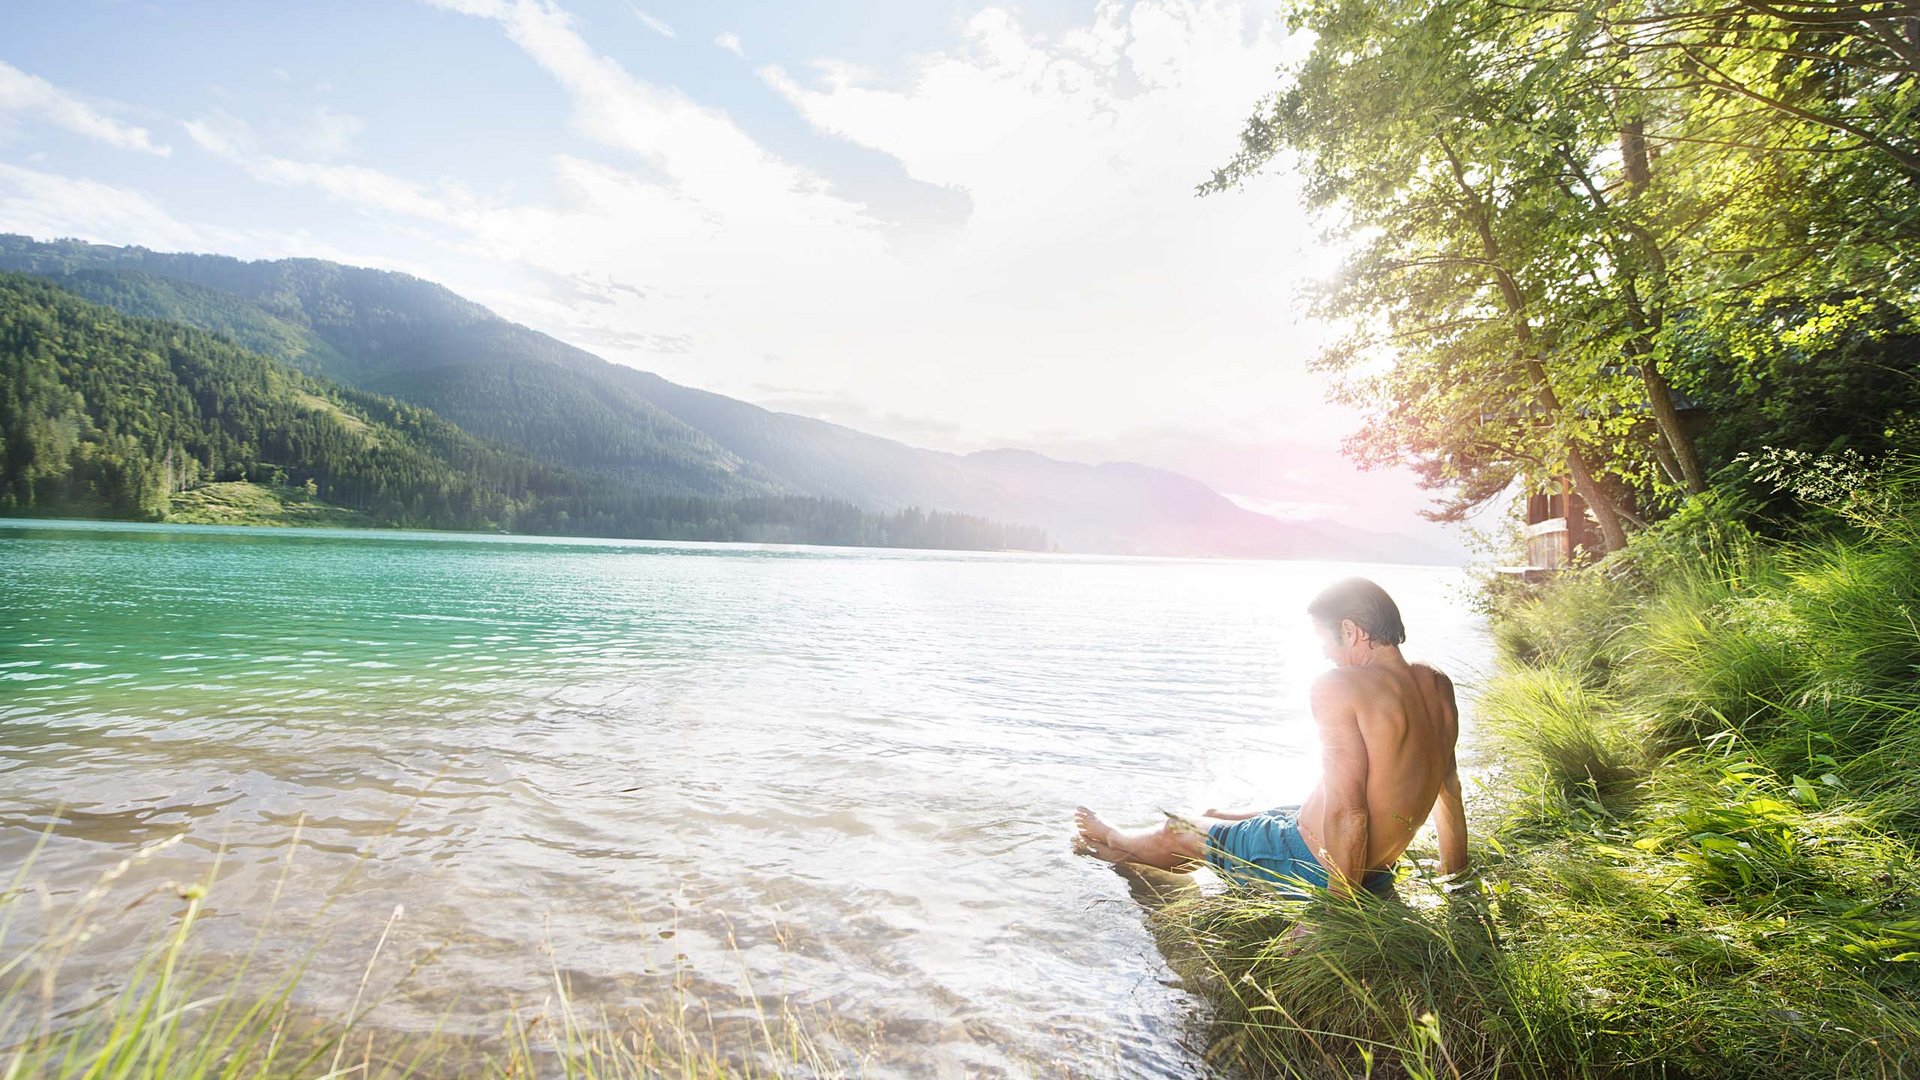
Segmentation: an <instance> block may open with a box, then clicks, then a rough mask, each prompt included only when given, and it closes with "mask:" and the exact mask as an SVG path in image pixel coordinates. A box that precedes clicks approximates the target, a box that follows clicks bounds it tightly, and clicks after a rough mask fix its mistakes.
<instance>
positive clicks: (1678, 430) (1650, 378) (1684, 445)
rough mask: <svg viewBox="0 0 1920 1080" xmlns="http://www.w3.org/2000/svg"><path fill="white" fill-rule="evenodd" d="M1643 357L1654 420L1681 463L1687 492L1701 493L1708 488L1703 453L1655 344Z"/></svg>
mask: <svg viewBox="0 0 1920 1080" xmlns="http://www.w3.org/2000/svg"><path fill="white" fill-rule="evenodd" d="M1639 360H1640V382H1641V383H1642V384H1643V385H1644V386H1645V387H1646V388H1647V404H1648V405H1650V406H1652V408H1653V422H1654V423H1656V424H1658V425H1660V434H1661V435H1662V436H1664V437H1665V438H1666V443H1667V446H1668V447H1669V448H1670V449H1671V450H1672V451H1673V460H1674V463H1675V464H1676V465H1678V466H1679V467H1680V479H1681V481H1682V483H1683V484H1684V486H1685V487H1686V489H1687V494H1689V495H1698V494H1700V493H1701V492H1703V491H1705V490H1707V474H1706V471H1705V470H1704V469H1702V468H1701V467H1700V453H1699V451H1698V450H1695V449H1694V446H1693V437H1692V436H1690V435H1688V434H1687V429H1686V425H1684V424H1683V423H1682V422H1681V420H1680V410H1679V409H1676V408H1675V407H1674V405H1673V389H1672V388H1671V387H1669V386H1668V385H1667V378H1666V376H1665V375H1662V374H1661V373H1660V365H1659V364H1658V363H1656V362H1655V361H1654V358H1653V353H1652V349H1651V348H1648V350H1647V351H1646V352H1645V353H1643V354H1642V355H1641V356H1640V357H1639Z"/></svg>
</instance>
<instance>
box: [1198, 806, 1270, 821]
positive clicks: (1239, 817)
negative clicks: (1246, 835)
mask: <svg viewBox="0 0 1920 1080" xmlns="http://www.w3.org/2000/svg"><path fill="white" fill-rule="evenodd" d="M1264 813H1266V811H1265V810H1216V809H1214V808H1213V807H1211V806H1209V807H1207V808H1206V809H1205V810H1203V811H1201V813H1200V816H1201V817H1210V818H1213V819H1214V820H1216V821H1245V820H1247V819H1248V818H1250V817H1259V816H1260V815H1261V814H1264Z"/></svg>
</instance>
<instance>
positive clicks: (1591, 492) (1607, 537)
mask: <svg viewBox="0 0 1920 1080" xmlns="http://www.w3.org/2000/svg"><path fill="white" fill-rule="evenodd" d="M1567 472H1568V474H1569V475H1570V476H1572V477H1573V490H1575V491H1577V492H1579V493H1580V501H1581V502H1584V503H1586V504H1587V509H1589V510H1592V511H1593V520H1594V521H1596V522H1598V523H1599V525H1600V543H1601V544H1602V546H1604V547H1605V548H1606V550H1607V551H1610V552H1611V551H1619V550H1620V549H1621V548H1624V547H1626V546H1627V528H1626V526H1625V525H1623V524H1621V521H1620V515H1619V513H1618V512H1616V511H1615V510H1614V507H1613V500H1612V499H1609V498H1608V497H1607V493H1606V492H1605V491H1602V490H1601V489H1600V483H1599V481H1597V480H1595V479H1594V478H1593V470H1592V469H1589V468H1588V467H1587V458H1586V455H1584V454H1582V453H1581V452H1580V451H1578V450H1575V449H1573V448H1571V447H1569V448H1568V449H1567ZM1568 512H1569V513H1571V512H1572V508H1571V507H1569V508H1568Z"/></svg>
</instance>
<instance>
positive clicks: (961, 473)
mask: <svg viewBox="0 0 1920 1080" xmlns="http://www.w3.org/2000/svg"><path fill="white" fill-rule="evenodd" d="M0 269H11V270H20V271H25V272H29V273H35V274H41V275H46V276H49V277H51V278H53V279H54V280H56V281H58V282H59V283H60V284H61V285H62V286H63V287H66V288H69V289H72V290H73V291H75V292H77V293H79V294H81V295H84V296H87V297H89V298H91V299H94V300H96V301H98V302H100V303H104V304H107V305H110V306H113V307H115V308H118V309H119V310H122V311H126V312H129V313H134V314H140V315H147V316H156V317H164V318H168V319H173V320H176V321H179V322H183V323H187V324H189V325H193V326H198V327H202V328H205V329H210V330H216V331H219V332H221V333H225V334H229V335H231V336H233V337H234V338H235V339H236V340H239V341H241V342H243V343H245V344H246V345H248V347H250V348H254V349H258V350H260V351H263V352H266V353H267V354H268V355H271V356H274V357H276V358H278V359H282V360H284V361H286V362H287V363H289V364H292V365H294V366H296V367H299V368H301V369H302V370H304V371H308V372H310V373H313V374H317V375H321V376H324V377H327V378H330V379H334V380H337V381H339V382H341V383H344V384H346V385H349V386H353V387H357V388H360V389H363V390H367V391H372V392H375V393H378V394H383V395H391V396H392V397H395V398H398V399H400V400H402V401H406V402H410V403H413V404H416V405H420V406H424V407H426V408H429V409H432V410H433V411H434V412H435V413H438V414H439V415H440V416H443V417H445V418H447V419H449V420H451V421H453V422H454V423H455V424H458V425H459V426H460V427H462V428H464V429H466V430H467V431H469V432H471V433H473V434H474V435H477V436H480V437H482V438H485V439H490V440H494V441H497V442H500V443H503V444H506V445H508V446H512V447H516V448H518V449H520V450H523V451H525V452H526V453H528V454H529V455H531V456H532V457H533V458H535V459H537V460H541V461H545V462H549V463H552V464H554V465H558V466H562V467H565V468H569V469H578V470H584V471H588V472H591V473H594V474H600V475H607V476H612V477H617V478H619V479H620V480H621V481H623V482H624V483H627V484H629V485H631V486H632V487H633V488H634V489H635V490H636V491H642V492H681V493H689V494H695V495H702V496H716V497H736V496H745V495H768V494H800V495H810V496H818V497H823V498H828V499H840V500H846V501H849V502H852V503H855V504H857V505H859V506H862V507H865V508H868V509H871V510H879V511H890V510H898V509H901V508H905V507H921V508H927V509H940V510H950V511H958V512H963V513H967V514H972V515H979V516H982V517H989V518H993V519H996V520H1000V521H1006V522H1015V523H1021V524H1030V525H1036V526H1039V527H1041V528H1044V529H1046V530H1047V532H1048V534H1049V535H1050V536H1051V537H1052V538H1053V539H1054V540H1055V541H1056V542H1057V543H1060V544H1061V545H1063V546H1064V547H1066V548H1068V549H1069V550H1080V551H1110V552H1123V553H1166V554H1212V555H1246V556H1324V555H1337V556H1344V557H1357V558H1394V557H1400V558H1411V559H1415V560H1419V559H1425V558H1430V557H1431V556H1432V553H1431V552H1430V551H1427V550H1421V549H1419V548H1418V547H1417V546H1416V545H1412V544H1409V543H1407V542H1406V541H1405V540H1404V539H1403V538H1389V537H1375V536H1369V535H1366V534H1346V533H1343V534H1342V535H1341V536H1340V537H1337V538H1336V537H1335V536H1333V535H1332V534H1330V533H1329V532H1328V531H1327V530H1326V529H1325V528H1324V527H1321V526H1318V525H1315V524H1308V523H1300V522H1283V521H1279V520H1277V519H1274V518H1270V517H1267V516H1265V515H1261V514H1257V513H1254V512H1251V511H1249V510H1246V509H1244V508H1242V507H1239V506H1237V505H1235V504H1234V503H1233V502H1231V501H1230V500H1228V499H1226V498H1224V497H1223V496H1221V495H1220V494H1218V493H1217V492H1214V491H1213V490H1212V489H1210V488H1208V487H1206V486H1205V485H1204V484H1201V483H1200V482H1198V481H1196V480H1193V479H1191V478H1189V477H1185V476H1182V475H1179V474H1177V473H1171V472H1167V471H1164V470H1159V469H1152V468H1147V467H1144V466H1139V465H1131V464H1106V465H1084V464H1077V463H1071V462H1064V461H1058V460H1054V459H1051V458H1047V457H1043V456H1041V455H1039V454H1033V453H1028V452H1024V451H1017V450H996V451H987V452H982V453H976V454H970V455H958V454H949V453H943V452H939V451H933V450H925V449H921V448H917V447H912V446H907V445H905V444H902V443H898V442H894V441H892V440H889V439H883V438H879V437H877V436H873V435H868V434H865V433H863V432H859V431H855V430H853V429H851V428H847V427H843V426H840V425H838V424H832V423H828V422H826V421H822V420H815V419H811V418H808V417H803V416H796V415H793V414H790V413H779V412H773V411H770V410H767V409H763V408H760V407H758V406H755V405H752V404H749V403H747V402H743V401H738V400H735V399H733V398H728V397H725V396H723V395H720V394H714V393H709V392H706V391H702V390H696V389H693V388H690V387H685V386H680V385H677V384H675V383H672V382H669V381H667V380H666V379H663V378H661V377H659V376H657V375H654V374H652V373H649V372H645V371H640V370H638V369H635V368H631V367H626V366H624V365H618V364H612V363H608V362H607V361H605V360H602V359H601V358H599V357H597V356H595V355H593V354H592V353H589V352H586V351H585V350H582V349H579V348H575V347H574V346H571V345H568V344H566V343H564V342H561V341H558V340H556V339H554V338H552V337H549V336H547V335H545V334H541V333H539V332H537V331H534V330H531V329H529V328H527V327H524V326H520V325H517V324H515V323H511V322H508V321H507V320H505V319H502V318H500V317H498V316H496V315H494V314H493V313H492V312H490V311H488V310H487V309H486V308H483V307H481V306H480V305H478V304H474V303H472V302H470V301H467V300H465V299H462V298H461V297H459V296H457V295H455V294H454V293H452V292H451V291H449V290H447V289H445V288H443V287H441V286H439V285H435V284H433V283H431V282H427V281H422V280H420V279H418V278H414V277H411V276H408V275H405V274H397V273H391V272H387V271H378V270H368V269H362V268H356V267H349V266H342V265H340V264H337V263H331V262H325V261H321V260H315V259H283V260H277V261H270V262H242V261H240V260H237V259H232V258H228V257H225V256H215V255H193V254H167V253H159V252H152V251H147V250H145V249H142V248H135V247H109V246H103V245H96V244H85V243H80V242H77V241H55V242H50V243H43V242H38V241H34V240H32V239H30V238H27V237H22V236H10V235H0Z"/></svg>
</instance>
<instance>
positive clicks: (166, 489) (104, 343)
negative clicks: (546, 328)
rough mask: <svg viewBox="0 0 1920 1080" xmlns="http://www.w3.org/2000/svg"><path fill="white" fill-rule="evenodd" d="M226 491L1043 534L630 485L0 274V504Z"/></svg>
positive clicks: (549, 517)
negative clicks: (536, 456)
mask: <svg viewBox="0 0 1920 1080" xmlns="http://www.w3.org/2000/svg"><path fill="white" fill-rule="evenodd" d="M116 291H119V292H122V293H124V292H125V290H121V289H117V288H116ZM146 295H147V296H148V298H149V299H151V298H152V297H153V296H156V295H157V296H178V295H186V294H176V293H173V292H170V291H165V290H162V291H160V292H149V293H147V294H146ZM200 299H206V298H200ZM218 307H219V305H209V310H212V309H217V308H218ZM248 328H249V329H251V330H253V331H261V332H266V331H272V332H271V333H270V334H269V336H270V337H272V338H273V339H274V340H280V339H281V338H283V337H284V336H285V335H283V334H281V333H279V332H278V331H275V330H274V328H272V327H262V326H260V325H257V324H253V323H251V322H249V324H248ZM214 493H218V495H217V497H216V496H215V495H214ZM232 499H237V500H239V501H240V502H242V503H245V504H247V505H249V506H253V507H257V508H258V509H259V512H260V513H262V514H264V515H265V519H266V520H269V521H275V522H284V521H287V520H289V518H288V517H287V512H288V511H287V508H288V506H289V504H294V505H297V507H298V515H299V517H300V518H301V519H308V518H311V517H320V518H324V519H327V520H333V521H337V522H339V523H342V524H350V523H351V524H363V525H368V524H379V525H397V526H429V527H433V528H441V529H485V530H494V529H507V530H511V531H521V532H545V533H561V534H569V535H588V536H638V537H652V538H660V539H701V540H751V541H759V542H782V543H816V544H883V545H887V546H892V547H949V548H952V547H959V548H987V549H999V548H1008V547H1025V548H1030V549H1034V550H1045V549H1046V548H1047V547H1048V541H1047V538H1046V536H1045V534H1044V533H1042V532H1041V531H1040V530H1038V529H1033V528H1030V527H1025V526H1005V525H1001V524H999V523H997V522H992V521H987V520H985V519H982V518H978V517H972V516H968V515H961V514H926V513H921V512H918V511H903V512H900V513H895V514H884V515H882V514H874V513H870V512H868V511H864V510H861V509H860V508H858V507H856V506H854V505H853V504H851V503H847V502H834V501H829V500H825V499H817V498H812V497H808V496H798V495H784V496H757V497H749V498H743V499H727V500H720V499H712V498H697V497H691V496H684V495H650V494H644V493H638V492H636V491H635V490H634V489H633V488H632V487H631V486H630V485H627V484H624V483H621V482H619V481H617V480H614V479H612V478H608V477H604V476H596V475H592V474H587V473H582V472H579V471H577V470H570V469H566V468H564V467H561V466H557V465H553V464H551V463H546V462H540V461H536V460H534V459H533V458H532V457H531V456H529V455H527V454H526V453H525V452H524V451H519V450H514V449H510V448H504V447H500V446H498V445H494V444H491V443H488V442H486V441H484V440H481V439H478V438H476V437H475V436H473V435H471V434H469V433H467V432H466V431H464V430H462V429H461V428H459V427H456V426H455V425H453V424H450V423H448V422H447V421H446V420H444V419H441V418H440V417H438V416H436V415H434V414H433V412H432V411H431V410H427V409H423V408H420V407H418V406H413V405H408V404H405V403H402V402H399V401H396V400H394V399H392V398H386V397H381V396H379V395H376V394H370V393H367V392H366V391H362V390H353V389H348V388H346V387H342V386H340V385H338V384H336V383H333V382H330V381H328V380H326V379H323V378H320V377H319V376H315V375H309V374H306V373H304V372H300V371H296V370H294V369H293V368H291V367H289V366H287V365H285V364H282V363H281V362H280V361H277V360H274V359H271V358H269V357H267V356H263V355H261V354H260V353H258V352H254V351H251V350H249V349H247V348H244V347H243V346H241V345H240V344H239V343H238V342H237V341H236V340H235V339H234V338H233V337H231V336H229V335H227V334H222V333H216V332H210V331H206V330H201V329H197V328H193V327H188V326H184V325H182V324H180V323H176V322H168V321H165V320H160V319H150V318H136V317H133V316H129V315H124V314H122V313H120V312H118V311H115V310H112V309H110V308H107V307H103V306H101V305H98V304H94V303H90V302H88V301H86V300H83V299H81V298H80V297H78V296H76V295H74V294H73V293H70V292H67V291H65V290H63V289H61V288H59V287H58V286H57V285H55V284H54V283H53V281H52V280H50V279H47V278H44V277H35V276H31V275H27V274H15V273H9V272H5V271H0V514H6V515H21V516H49V515H51V516H79V517H108V518H122V519H129V518H130V519H135V520H157V519H167V518H170V517H173V516H174V515H175V514H177V513H179V512H181V511H182V509H183V507H182V505H181V503H182V501H186V502H188V503H199V504H200V505H201V506H202V508H204V507H205V506H206V505H209V504H210V502H209V500H210V501H211V503H212V504H222V505H226V506H228V507H231V506H233V505H235V504H234V503H233V502H231V501H229V500H232ZM187 512H188V513H189V514H191V512H192V511H191V509H190V508H189V509H188V510H187Z"/></svg>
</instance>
